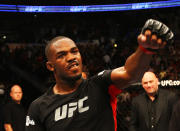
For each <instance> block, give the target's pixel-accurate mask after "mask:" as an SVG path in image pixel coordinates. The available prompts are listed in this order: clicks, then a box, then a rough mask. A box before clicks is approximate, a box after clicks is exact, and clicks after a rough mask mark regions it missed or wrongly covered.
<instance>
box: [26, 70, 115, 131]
mask: <svg viewBox="0 0 180 131" xmlns="http://www.w3.org/2000/svg"><path fill="white" fill-rule="evenodd" d="M110 74H111V71H103V72H101V73H99V74H98V75H96V76H94V77H92V78H90V79H88V80H83V82H82V83H81V84H80V86H79V87H78V89H77V90H76V91H75V92H73V93H71V94H67V95H58V94H54V93H53V90H52V88H50V89H49V90H48V91H47V92H46V93H45V94H44V95H42V96H41V97H39V98H38V99H36V100H35V101H34V102H33V103H32V104H31V105H30V108H29V111H28V115H27V117H26V131H114V130H115V129H114V119H113V112H112V107H111V104H110V95H109V93H108V87H109V86H110V85H111V84H112V82H111V79H110Z"/></svg>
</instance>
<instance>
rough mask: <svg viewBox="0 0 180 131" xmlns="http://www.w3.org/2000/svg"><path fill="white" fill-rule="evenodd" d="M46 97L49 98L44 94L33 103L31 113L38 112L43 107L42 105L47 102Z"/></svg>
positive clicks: (30, 108)
mask: <svg viewBox="0 0 180 131" xmlns="http://www.w3.org/2000/svg"><path fill="white" fill-rule="evenodd" d="M46 96H47V93H44V94H43V95H41V96H40V97H38V98H37V99H35V100H34V101H32V103H31V104H30V107H29V111H32V110H37V109H38V108H39V106H40V105H41V103H43V101H44V100H45V98H46Z"/></svg>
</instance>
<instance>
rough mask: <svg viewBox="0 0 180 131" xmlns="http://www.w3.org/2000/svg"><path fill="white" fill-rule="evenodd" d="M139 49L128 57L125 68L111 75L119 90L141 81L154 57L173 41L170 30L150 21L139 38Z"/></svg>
mask: <svg viewBox="0 0 180 131" xmlns="http://www.w3.org/2000/svg"><path fill="white" fill-rule="evenodd" d="M137 40H138V44H139V47H138V48H137V50H136V51H135V52H134V53H133V54H132V55H131V56H129V57H128V59H127V60H126V63H125V65H124V67H119V68H116V69H114V70H113V71H112V73H111V79H112V81H113V83H114V84H115V85H116V86H117V87H118V88H124V87H126V86H128V85H129V84H130V83H132V82H134V81H138V80H140V79H141V77H142V75H143V73H144V72H145V71H146V70H148V68H149V63H150V61H151V58H152V55H153V54H155V53H156V51H157V50H158V49H160V48H164V46H165V45H166V44H167V43H171V42H172V40H173V33H172V32H171V31H170V30H169V28H168V27H167V26H166V25H164V24H162V23H161V22H159V21H156V20H152V19H150V20H148V21H147V22H146V23H145V25H144V27H143V29H142V32H141V34H140V35H139V36H138V38H137Z"/></svg>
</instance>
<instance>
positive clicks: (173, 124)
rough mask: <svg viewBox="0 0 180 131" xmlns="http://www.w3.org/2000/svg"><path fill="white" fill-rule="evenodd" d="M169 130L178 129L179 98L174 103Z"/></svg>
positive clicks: (179, 114) (179, 117)
mask: <svg viewBox="0 0 180 131" xmlns="http://www.w3.org/2000/svg"><path fill="white" fill-rule="evenodd" d="M169 131H180V100H179V101H178V102H177V103H176V104H175V105H174V108H173V112H172V116H171V120H170V123H169Z"/></svg>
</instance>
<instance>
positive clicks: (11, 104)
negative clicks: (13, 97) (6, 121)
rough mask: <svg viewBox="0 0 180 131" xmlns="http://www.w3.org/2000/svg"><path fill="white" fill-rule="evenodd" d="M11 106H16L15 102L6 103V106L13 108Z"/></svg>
mask: <svg viewBox="0 0 180 131" xmlns="http://www.w3.org/2000/svg"><path fill="white" fill-rule="evenodd" d="M11 107H14V103H13V102H12V101H9V102H8V103H6V104H5V105H4V108H11Z"/></svg>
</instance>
